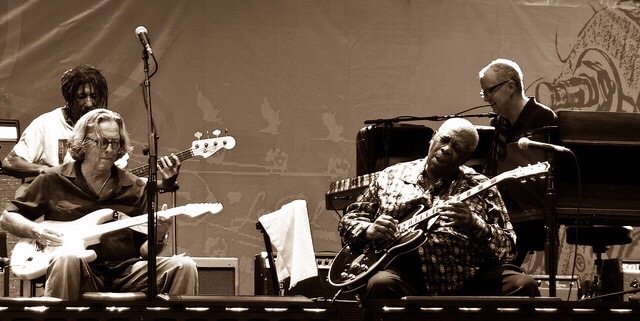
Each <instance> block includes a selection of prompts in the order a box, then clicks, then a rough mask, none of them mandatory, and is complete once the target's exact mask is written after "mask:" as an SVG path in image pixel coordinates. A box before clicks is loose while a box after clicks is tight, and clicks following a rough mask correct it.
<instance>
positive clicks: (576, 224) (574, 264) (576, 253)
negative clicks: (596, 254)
mask: <svg viewBox="0 0 640 321" xmlns="http://www.w3.org/2000/svg"><path fill="white" fill-rule="evenodd" d="M571 156H573V161H574V163H575V165H576V174H577V175H578V207H577V209H576V219H575V227H576V235H575V238H574V243H575V244H573V266H572V267H571V277H570V278H569V293H568V294H567V301H569V298H570V295H571V288H572V287H573V282H571V280H573V277H574V275H575V272H576V262H577V260H578V232H579V231H580V229H579V225H580V223H579V222H580V205H581V202H582V174H581V173H580V163H579V162H578V157H576V154H575V153H574V152H573V151H571Z"/></svg>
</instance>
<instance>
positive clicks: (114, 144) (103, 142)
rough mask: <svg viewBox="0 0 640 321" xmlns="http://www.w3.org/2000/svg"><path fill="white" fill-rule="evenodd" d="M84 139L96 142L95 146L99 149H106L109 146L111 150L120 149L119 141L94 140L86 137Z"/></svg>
mask: <svg viewBox="0 0 640 321" xmlns="http://www.w3.org/2000/svg"><path fill="white" fill-rule="evenodd" d="M86 139H87V140H90V141H92V142H96V145H98V148H100V149H107V147H108V146H109V145H111V148H113V149H118V148H120V143H121V140H120V139H113V140H111V139H106V138H103V139H95V138H91V137H87V138H86Z"/></svg>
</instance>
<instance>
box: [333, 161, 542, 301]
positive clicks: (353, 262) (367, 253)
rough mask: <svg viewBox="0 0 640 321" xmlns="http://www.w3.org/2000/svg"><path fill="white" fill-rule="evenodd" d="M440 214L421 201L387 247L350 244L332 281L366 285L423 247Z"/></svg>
mask: <svg viewBox="0 0 640 321" xmlns="http://www.w3.org/2000/svg"><path fill="white" fill-rule="evenodd" d="M549 167H550V166H549V163H548V162H542V163H537V164H534V165H529V166H526V167H518V168H516V169H514V170H511V171H508V172H504V173H502V174H500V175H498V176H496V177H494V178H492V179H490V180H487V181H485V182H483V183H481V184H479V185H477V186H474V187H473V188H471V189H468V190H466V191H464V192H462V193H460V194H458V195H456V196H454V197H452V198H450V199H449V200H448V201H447V202H450V201H455V202H462V201H465V200H467V199H469V198H470V197H472V196H474V195H476V194H478V193H480V192H482V191H484V190H486V189H488V188H490V187H491V186H493V185H496V184H498V183H499V182H501V181H503V180H506V179H515V178H524V177H529V176H535V175H542V174H545V173H547V172H548V171H549ZM438 217H439V213H436V212H435V210H434V209H432V208H431V209H428V210H425V208H424V206H423V205H421V206H419V208H418V209H416V210H415V211H414V212H413V213H411V214H409V215H407V216H406V219H405V220H403V221H402V222H400V223H398V232H397V233H396V237H395V238H394V239H393V240H392V241H390V243H388V244H386V245H385V246H384V247H383V248H379V247H375V246H374V245H373V244H369V245H367V246H365V247H364V249H363V250H362V251H354V250H352V249H351V247H350V246H349V245H346V246H345V247H344V248H342V250H341V251H340V252H339V253H338V255H336V257H335V259H334V260H333V262H332V263H331V267H330V268H329V277H328V278H329V283H331V285H333V286H337V287H340V288H341V289H342V290H343V291H344V292H345V293H348V292H351V291H355V290H357V289H359V288H360V287H362V286H364V285H366V284H367V281H368V280H369V278H371V277H372V276H373V275H374V274H375V273H376V272H378V271H381V270H383V269H385V268H386V267H387V266H388V265H389V264H390V263H391V262H392V261H393V260H394V259H395V258H396V257H398V256H399V255H401V254H404V253H408V252H411V251H413V250H415V249H417V248H418V247H420V245H422V244H423V243H424V242H425V241H426V240H427V232H428V231H429V230H430V229H431V228H432V226H434V223H435V222H436V221H437V219H438ZM422 222H426V224H424V225H422V226H423V228H422V229H418V228H416V225H418V224H420V223H422Z"/></svg>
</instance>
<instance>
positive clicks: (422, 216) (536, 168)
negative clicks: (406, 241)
mask: <svg viewBox="0 0 640 321" xmlns="http://www.w3.org/2000/svg"><path fill="white" fill-rule="evenodd" d="M549 167H550V166H549V163H548V162H541V163H538V164H535V165H529V166H527V167H518V168H516V169H513V170H510V171H508V172H504V173H502V174H500V175H498V176H496V177H494V178H491V179H489V180H486V181H484V182H482V183H480V184H478V185H476V186H474V187H473V188H470V189H468V190H466V191H464V192H462V193H460V194H458V195H456V196H453V197H451V198H450V199H449V200H447V202H452V201H453V202H462V201H465V200H467V199H469V198H470V197H472V196H474V195H476V194H478V193H480V192H482V191H484V190H486V189H487V188H489V187H491V186H493V185H496V184H498V183H499V182H501V181H503V180H505V179H509V178H520V177H527V176H533V175H539V174H543V173H546V172H547V171H548V170H549ZM435 215H437V214H436V213H434V209H433V208H431V209H429V210H427V211H424V212H422V213H418V214H416V215H414V216H413V217H411V218H410V219H408V220H406V221H404V222H402V223H400V224H398V230H399V231H400V232H403V231H406V230H408V229H410V228H411V227H413V226H414V225H416V224H418V223H420V222H422V221H424V220H427V219H431V218H432V217H434V216H435Z"/></svg>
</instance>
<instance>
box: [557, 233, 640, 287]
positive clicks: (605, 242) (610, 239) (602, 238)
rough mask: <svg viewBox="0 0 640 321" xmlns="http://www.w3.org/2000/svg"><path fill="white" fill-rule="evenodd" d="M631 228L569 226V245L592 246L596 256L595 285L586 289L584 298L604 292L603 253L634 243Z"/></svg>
mask: <svg viewBox="0 0 640 321" xmlns="http://www.w3.org/2000/svg"><path fill="white" fill-rule="evenodd" d="M632 231H633V230H632V228H631V227H630V226H606V225H593V226H568V227H567V230H566V235H567V243H569V244H575V245H586V246H591V247H592V250H593V253H594V254H595V255H596V260H595V266H596V273H595V275H594V280H593V283H592V284H591V285H590V286H589V288H586V289H585V292H584V295H583V298H596V297H598V296H600V295H602V294H604V293H601V292H602V266H603V260H602V253H604V252H606V250H607V248H608V247H609V246H611V245H624V244H629V243H631V241H632V237H631V235H632Z"/></svg>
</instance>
